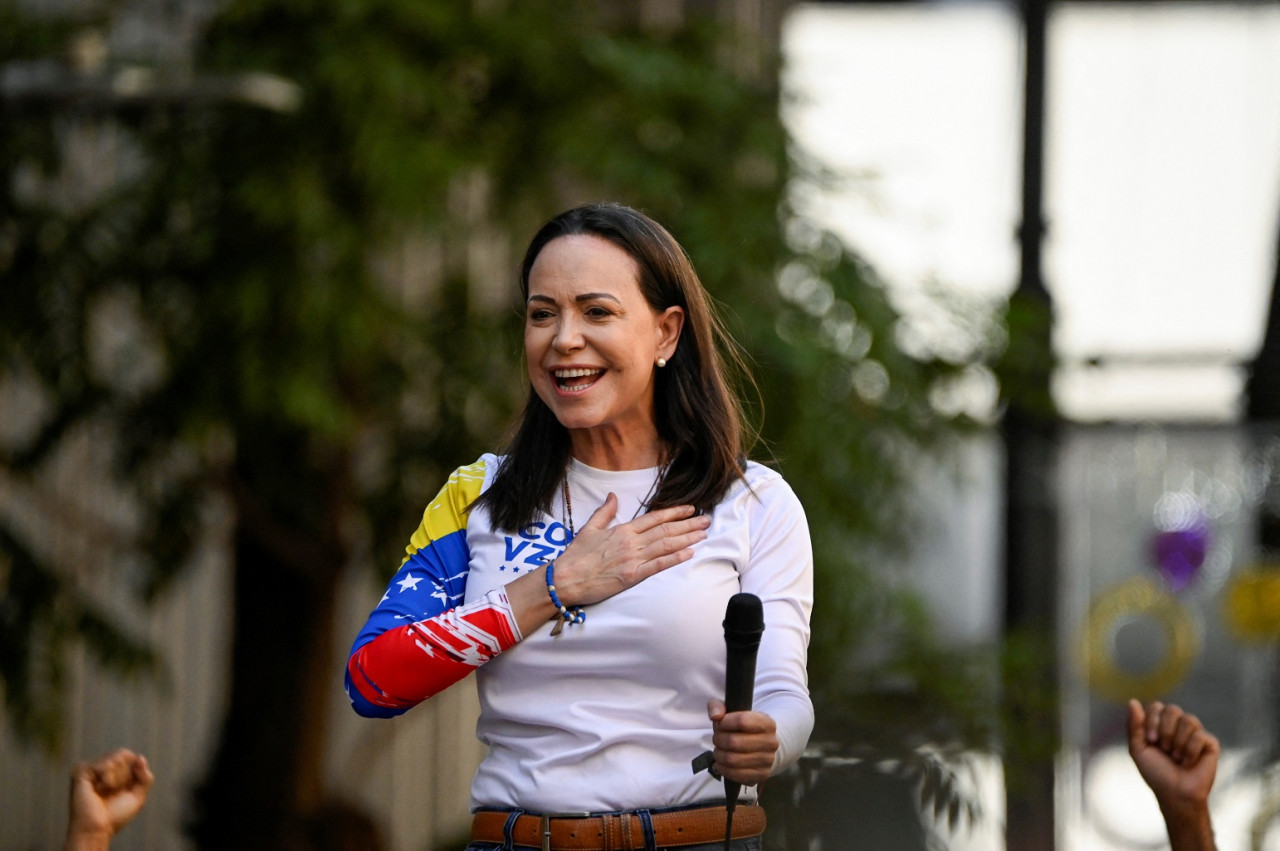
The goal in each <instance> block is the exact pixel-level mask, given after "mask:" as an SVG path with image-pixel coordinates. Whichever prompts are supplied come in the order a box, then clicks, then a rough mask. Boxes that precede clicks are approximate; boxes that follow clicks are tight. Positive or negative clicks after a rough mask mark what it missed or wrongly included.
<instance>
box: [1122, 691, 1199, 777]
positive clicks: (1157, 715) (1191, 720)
mask: <svg viewBox="0 0 1280 851" xmlns="http://www.w3.org/2000/svg"><path fill="white" fill-rule="evenodd" d="M1135 735H1140V737H1141V738H1140V739H1138V740H1136V741H1135ZM1143 747H1157V748H1159V749H1160V750H1161V751H1164V753H1165V754H1167V755H1168V756H1169V758H1170V759H1172V760H1173V761H1174V762H1176V763H1178V764H1179V765H1181V766H1183V767H1191V766H1194V765H1195V764H1196V763H1197V762H1198V761H1199V760H1200V759H1201V758H1202V757H1203V756H1205V755H1207V754H1213V755H1216V754H1217V753H1218V751H1219V750H1220V747H1221V746H1220V744H1219V742H1218V739H1217V737H1216V736H1214V735H1213V734H1211V733H1210V732H1209V731H1208V730H1206V729H1205V728H1204V725H1203V724H1202V723H1201V722H1200V719H1199V718H1197V717H1196V716H1194V715H1192V714H1190V713H1187V712H1184V711H1183V710H1182V707H1180V706H1178V705H1176V704H1172V703H1167V704H1166V703H1162V702H1160V701H1158V700H1156V701H1152V702H1151V703H1150V704H1149V705H1148V706H1147V707H1146V708H1145V709H1144V708H1143V707H1142V705H1141V704H1140V703H1138V701H1136V700H1130V701H1129V751H1130V753H1136V752H1137V751H1136V750H1135V748H1137V749H1138V750H1141V749H1142V748H1143Z"/></svg>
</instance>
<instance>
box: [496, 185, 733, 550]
mask: <svg viewBox="0 0 1280 851" xmlns="http://www.w3.org/2000/svg"><path fill="white" fill-rule="evenodd" d="M575 235H590V236H596V237H600V238H602V239H607V240H608V241H609V242H611V243H613V244H614V245H616V246H618V247H619V248H621V249H622V250H623V251H625V252H627V254H628V255H630V256H631V257H632V259H634V260H635V262H636V267H637V269H638V271H639V281H638V283H639V285H640V292H641V293H642V294H643V296H644V299H645V301H646V302H648V304H649V306H650V307H651V308H653V309H654V310H656V311H663V310H666V309H667V308H668V307H672V306H679V307H681V308H683V309H684V327H683V329H682V330H681V333H680V342H679V345H678V346H677V347H676V350H675V352H674V354H672V356H671V358H670V360H669V361H668V362H667V365H666V366H665V367H663V368H661V369H658V370H657V373H656V375H655V377H654V406H653V413H654V419H655V420H656V425H657V428H658V436H659V437H660V438H661V439H662V440H663V441H664V442H665V443H666V445H667V447H668V455H667V461H668V466H667V471H666V475H665V476H664V477H663V479H662V482H661V483H660V484H659V486H658V490H657V492H656V493H655V494H654V496H653V498H652V499H651V500H650V502H649V508H650V509H657V508H667V507H670V506H673V505H693V506H695V507H696V508H698V510H699V511H702V512H708V513H709V512H710V511H711V510H712V509H713V508H715V506H716V504H717V503H718V502H720V500H721V499H723V498H724V495H725V492H726V491H728V489H729V487H730V486H731V485H732V484H733V483H734V482H735V481H736V480H737V479H739V478H741V477H742V475H743V470H744V463H745V460H744V459H745V451H746V449H747V446H746V440H747V437H748V432H747V429H746V428H745V426H744V418H743V412H742V407H741V403H740V401H739V400H738V398H737V396H736V395H735V394H734V393H733V392H731V389H730V382H729V378H728V376H727V375H726V369H725V362H726V360H727V361H728V362H729V363H730V364H731V365H732V366H733V367H734V368H735V369H737V370H738V371H740V373H741V376H742V377H743V378H744V379H745V380H747V381H748V382H749V381H750V377H749V375H748V373H747V371H746V369H745V365H744V364H743V360H742V356H741V355H740V354H739V351H738V348H737V345H736V344H735V343H734V342H733V340H732V339H731V338H730V337H729V335H728V333H727V332H726V331H725V329H724V326H723V325H722V324H721V322H720V320H719V318H718V317H717V316H716V314H715V311H714V309H713V307H712V304H711V299H710V297H709V296H708V295H707V291H706V290H705V289H704V288H703V286H702V282H701V281H699V280H698V274H697V272H695V271H694V269H693V264H692V263H690V262H689V257H688V255H687V254H685V251H684V249H683V248H681V247H680V244H679V243H678V242H676V240H675V238H674V237H673V236H672V235H671V234H670V233H668V232H667V230H666V228H664V227H663V226H662V225H660V224H658V223H657V222H655V221H654V220H653V219H651V218H649V217H648V216H646V215H644V214H643V213H641V212H639V211H637V210H633V209H631V208H630V207H626V206H623V205H621V204H588V205H586V206H582V207H577V208H575V209H572V210H568V211H567V212H564V213H561V214H560V215H558V216H556V217H555V218H554V219H552V220H551V221H549V222H547V223H546V224H545V225H543V226H542V228H541V229H539V230H538V232H537V233H536V234H534V237H533V240H532V241H531V242H530V243H529V248H528V249H527V250H526V251H525V255H524V262H523V264H522V265H521V268H520V291H521V293H522V295H523V296H524V298H525V299H528V297H529V272H530V270H531V269H533V264H534V261H535V260H537V259H538V254H539V253H540V252H541V251H542V249H543V248H545V247H546V245H547V243H549V242H551V241H552V240H553V239H558V238H559V237H562V236H575ZM568 463H569V432H568V430H567V429H566V428H565V427H564V426H562V425H561V424H560V422H559V420H557V419H556V417H555V414H553V413H552V412H551V409H550V408H548V407H547V406H546V404H545V403H544V402H543V401H542V399H541V398H539V396H538V394H537V393H536V392H535V391H534V389H533V388H532V387H530V388H529V398H528V401H527V402H526V403H525V408H524V413H523V414H522V415H521V417H520V420H519V421H518V423H517V425H516V429H515V433H514V436H513V437H512V439H511V442H510V444H509V445H508V446H507V449H506V458H505V460H504V461H503V463H502V466H501V468H500V469H499V470H498V472H497V474H496V476H495V477H494V480H493V483H492V485H491V486H490V487H489V489H488V490H486V491H485V492H484V494H482V495H481V496H480V498H479V499H477V500H476V504H477V505H484V506H485V507H486V508H488V509H489V514H490V517H491V518H492V521H493V527H494V528H495V529H505V530H508V531H516V530H519V529H522V528H524V527H525V526H527V525H529V524H530V523H531V522H533V520H534V517H535V516H536V515H537V513H538V512H539V511H541V512H549V511H550V510H551V500H552V499H553V498H554V496H555V492H556V489H557V487H559V485H560V482H561V480H562V479H563V477H564V474H565V468H566V467H567V465H568Z"/></svg>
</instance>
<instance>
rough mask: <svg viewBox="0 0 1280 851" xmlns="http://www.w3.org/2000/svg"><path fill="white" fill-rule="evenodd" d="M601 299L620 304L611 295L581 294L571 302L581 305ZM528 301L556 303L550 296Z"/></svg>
mask: <svg viewBox="0 0 1280 851" xmlns="http://www.w3.org/2000/svg"><path fill="white" fill-rule="evenodd" d="M601 298H602V299H608V300H609V301H612V302H616V303H618V304H622V302H621V300H619V299H618V297H617V296H615V295H613V294H612V293H582V294H581V295H576V296H574V297H573V300H574V301H575V302H577V303H578V304H581V303H582V302H584V301H595V300H596V299H601ZM529 301H530V302H534V301H538V302H546V303H547V304H555V303H556V300H555V299H553V298H551V296H545V295H531V296H529Z"/></svg>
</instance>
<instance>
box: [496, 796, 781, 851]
mask: <svg viewBox="0 0 1280 851" xmlns="http://www.w3.org/2000/svg"><path fill="white" fill-rule="evenodd" d="M510 815H511V814H510V813H509V812H502V811H494V810H482V811H480V812H478V813H476V814H475V816H474V817H473V818H472V820H471V841H472V842H498V843H501V842H503V841H504V839H505V837H504V836H503V829H504V828H505V827H506V824H507V818H508V817H509V816H510ZM649 818H650V819H651V820H652V822H653V835H654V840H655V843H656V844H657V846H658V848H682V847H685V846H687V845H705V844H707V843H710V842H721V841H723V840H724V821H725V811H724V807H723V806H720V807H696V808H694V809H688V810H672V811H669V812H653V813H650V814H649ZM764 828H765V818H764V809H763V808H762V807H760V806H759V805H757V804H746V803H743V804H739V805H738V806H737V807H736V808H735V809H734V811H733V838H734V839H745V838H747V837H750V836H759V835H760V834H762V833H764ZM512 840H513V842H514V844H516V845H518V846H521V847H523V848H541V849H544V851H623V849H632V851H642V850H643V848H644V825H643V823H642V822H641V820H640V815H639V814H638V813H616V814H609V815H587V814H567V815H534V814H532V813H526V814H524V815H521V816H518V817H517V818H516V824H515V830H513V831H512Z"/></svg>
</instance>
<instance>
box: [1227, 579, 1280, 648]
mask: <svg viewBox="0 0 1280 851" xmlns="http://www.w3.org/2000/svg"><path fill="white" fill-rule="evenodd" d="M1222 616H1223V619H1224V620H1226V622H1227V626H1228V627H1230V628H1231V632H1232V633H1233V634H1234V635H1235V636H1236V638H1238V639H1240V640H1241V641H1257V642H1267V641H1275V640H1277V639H1280V565H1275V564H1259V565H1254V566H1253V567H1251V568H1249V569H1247V570H1242V571H1240V572H1239V573H1237V574H1236V575H1235V576H1233V577H1232V578H1231V582H1230V583H1229V584H1228V586H1227V591H1226V594H1224V595H1223V598H1222Z"/></svg>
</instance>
